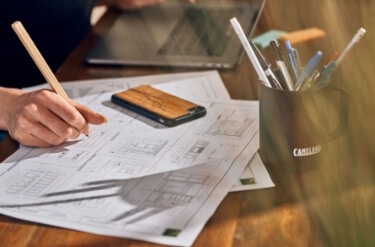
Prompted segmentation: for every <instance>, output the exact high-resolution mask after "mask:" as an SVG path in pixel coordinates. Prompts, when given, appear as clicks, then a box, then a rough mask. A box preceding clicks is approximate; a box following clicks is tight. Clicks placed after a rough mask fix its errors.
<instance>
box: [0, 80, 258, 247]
mask: <svg viewBox="0 0 375 247" xmlns="http://www.w3.org/2000/svg"><path fill="white" fill-rule="evenodd" d="M197 78H198V77H197ZM197 78H194V77H193V78H191V80H190V81H189V83H190V84H194V82H196V81H197V80H198V79H197ZM182 80H184V79H182ZM133 81H136V80H133ZM176 83H178V82H176ZM185 83H186V82H185ZM198 84H199V83H197V85H198ZM76 85H78V84H74V88H75V89H74V90H73V87H72V90H73V91H75V90H79V91H80V92H81V93H82V92H83V91H85V92H86V93H84V94H85V95H86V96H82V97H79V98H76V100H77V101H79V102H81V103H84V104H86V105H89V106H90V107H92V108H94V109H96V110H97V111H99V112H101V113H103V114H105V115H107V117H108V119H109V122H108V124H106V125H102V126H93V127H92V134H91V135H90V137H88V138H87V137H84V136H82V137H81V138H80V139H78V140H72V141H69V142H67V143H66V144H65V145H62V146H58V147H53V148H47V149H38V148H26V147H21V148H20V150H19V151H17V152H16V153H15V154H14V155H12V156H11V157H9V158H8V159H7V160H6V161H4V162H3V163H2V164H1V165H0V213H2V214H5V215H9V216H12V217H17V218H21V219H25V220H30V221H36V222H41V223H45V224H51V225H56V226H61V227H66V228H71V229H77V230H81V231H86V232H91V233H96V234H104V235H111V236H119V237H127V238H134V239H140V240H144V241H150V242H155V243H161V244H167V245H178V246H190V245H192V243H193V242H194V240H195V238H196V237H197V236H198V234H199V232H200V231H201V229H202V228H203V227H204V224H205V223H206V222H207V220H208V219H209V218H210V217H211V215H212V214H213V213H214V211H215V210H216V208H217V206H218V205H219V203H220V202H221V200H222V199H223V198H224V197H225V195H226V194H227V193H228V191H229V190H230V189H231V188H232V185H233V184H234V183H235V181H236V180H237V179H238V178H239V177H240V175H241V173H242V171H243V170H244V169H245V167H246V165H247V163H248V162H249V159H250V158H251V157H252V156H253V154H255V153H256V150H257V148H258V144H257V140H258V136H257V134H258V120H257V117H258V102H250V101H232V100H223V101H217V100H210V99H208V100H205V101H199V102H197V103H200V104H203V105H205V106H206V107H207V110H208V114H207V116H205V117H204V118H201V119H198V120H195V121H193V122H190V123H187V124H183V125H181V126H177V127H174V128H165V127H164V126H161V125H159V124H158V123H155V122H153V121H151V120H148V119H145V118H143V117H141V116H139V115H136V114H134V113H132V112H129V111H127V110H125V109H122V108H120V107H117V106H115V105H113V104H112V103H111V102H109V98H110V95H111V94H112V93H113V92H114V91H116V90H113V88H112V89H108V87H107V86H108V85H106V84H98V85H94V84H92V85H90V88H89V89H88V88H86V89H84V87H83V86H81V87H77V88H76ZM194 86H196V85H194ZM107 89H108V90H107ZM81 95H82V94H81Z"/></svg>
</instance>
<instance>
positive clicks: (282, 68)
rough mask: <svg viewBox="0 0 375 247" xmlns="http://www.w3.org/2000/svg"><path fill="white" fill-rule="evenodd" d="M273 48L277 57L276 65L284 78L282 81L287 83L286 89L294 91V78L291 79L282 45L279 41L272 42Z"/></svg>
mask: <svg viewBox="0 0 375 247" xmlns="http://www.w3.org/2000/svg"><path fill="white" fill-rule="evenodd" d="M270 45H271V48H272V50H273V53H274V54H275V57H276V65H277V67H278V68H279V70H280V75H281V77H282V80H283V81H284V82H285V86H284V87H285V88H286V89H288V90H290V91H292V90H293V89H294V85H293V81H292V78H291V77H290V74H289V71H288V68H287V66H286V63H285V59H284V57H283V54H282V51H281V46H280V43H279V42H278V41H277V40H272V41H271V42H270Z"/></svg>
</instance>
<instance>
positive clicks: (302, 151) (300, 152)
mask: <svg viewBox="0 0 375 247" xmlns="http://www.w3.org/2000/svg"><path fill="white" fill-rule="evenodd" d="M321 150H322V146H320V145H317V146H313V147H307V148H295V149H293V156H294V157H300V156H309V155H314V154H317V153H320V151H321Z"/></svg>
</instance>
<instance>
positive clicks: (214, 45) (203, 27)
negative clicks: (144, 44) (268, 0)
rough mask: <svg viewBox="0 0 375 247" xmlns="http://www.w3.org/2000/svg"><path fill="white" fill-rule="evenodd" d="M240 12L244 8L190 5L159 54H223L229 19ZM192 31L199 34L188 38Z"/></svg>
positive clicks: (227, 39)
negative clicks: (197, 6)
mask: <svg viewBox="0 0 375 247" xmlns="http://www.w3.org/2000/svg"><path fill="white" fill-rule="evenodd" d="M241 11H242V9H241V8H233V9H219V8H215V9H200V8H194V7H190V8H187V9H186V11H185V17H184V18H181V20H180V21H179V22H178V24H177V25H176V26H175V28H174V29H173V30H172V32H171V34H170V36H169V38H168V39H167V40H166V42H165V43H164V44H163V45H162V46H161V47H160V49H159V51H158V53H159V54H160V55H209V56H221V55H222V54H223V53H224V51H225V48H226V46H227V45H228V42H229V39H230V35H229V33H228V27H229V25H230V23H229V20H230V19H231V18H232V17H234V16H237V15H239V14H240V12H241ZM191 31H193V32H194V33H195V34H196V35H197V36H191V37H187V35H186V33H192V32H191ZM197 37H198V39H197Z"/></svg>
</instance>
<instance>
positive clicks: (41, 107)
mask: <svg viewBox="0 0 375 247" xmlns="http://www.w3.org/2000/svg"><path fill="white" fill-rule="evenodd" d="M6 90H7V93H6V94H5V93H0V95H1V96H2V97H3V98H2V99H0V101H1V103H2V106H1V107H0V113H1V116H0V127H1V129H5V130H7V131H8V132H9V134H10V136H11V137H12V138H13V139H15V140H16V141H18V142H19V143H21V144H23V145H26V146H35V147H49V146H53V145H59V144H61V143H63V142H65V141H66V140H68V139H75V138H77V137H78V136H79V135H80V134H81V133H85V134H88V133H89V132H90V127H89V123H91V124H101V123H104V122H106V118H105V117H104V116H102V115H100V114H97V113H95V112H93V111H92V110H90V109H89V108H88V107H85V106H83V105H80V104H78V103H74V102H73V104H74V105H72V104H70V103H69V102H67V101H66V100H64V99H63V98H62V97H60V96H59V95H57V94H56V93H54V92H52V91H50V90H46V89H43V90H38V91H34V92H25V91H22V90H19V89H6ZM4 95H5V96H4ZM5 106H6V107H5Z"/></svg>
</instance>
